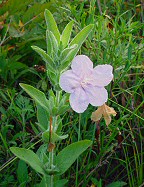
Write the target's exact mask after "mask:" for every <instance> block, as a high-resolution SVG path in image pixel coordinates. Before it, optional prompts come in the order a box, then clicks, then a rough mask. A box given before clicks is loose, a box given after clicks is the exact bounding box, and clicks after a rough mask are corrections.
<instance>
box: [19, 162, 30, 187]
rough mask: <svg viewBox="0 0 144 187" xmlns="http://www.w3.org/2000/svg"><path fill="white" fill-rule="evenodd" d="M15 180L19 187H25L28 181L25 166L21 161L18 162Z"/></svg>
mask: <svg viewBox="0 0 144 187" xmlns="http://www.w3.org/2000/svg"><path fill="white" fill-rule="evenodd" d="M17 178H18V181H19V183H20V186H21V187H25V186H26V183H27V181H28V179H29V176H28V169H27V165H26V163H25V162H24V161H23V160H19V163H18V169H17Z"/></svg>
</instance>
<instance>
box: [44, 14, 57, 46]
mask: <svg viewBox="0 0 144 187" xmlns="http://www.w3.org/2000/svg"><path fill="white" fill-rule="evenodd" d="M44 15H45V20H46V25H47V28H48V30H49V31H51V32H53V34H54V36H55V37H56V39H57V41H58V43H59V42H60V32H59V30H58V27H57V24H56V22H55V19H54V17H53V15H52V13H51V12H50V11H49V10H45V12H44Z"/></svg>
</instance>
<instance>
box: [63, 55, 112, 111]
mask: <svg viewBox="0 0 144 187" xmlns="http://www.w3.org/2000/svg"><path fill="white" fill-rule="evenodd" d="M71 68H72V69H71V70H67V71H66V72H64V73H62V75H61V76H60V87H61V88H62V89H63V90H64V91H65V92H68V93H70V105H71V107H72V109H73V110H74V111H76V112H77V113H82V112H84V111H85V110H86V109H87V107H88V105H89V103H90V104H91V105H93V106H101V105H103V104H104V103H105V102H106V101H107V99H108V93H107V90H106V89H105V88H104V86H107V85H108V84H109V83H110V82H111V80H112V79H113V74H112V69H113V68H112V66H111V65H107V64H106V65H98V66H96V67H95V68H93V62H92V61H91V60H90V59H89V58H88V57H87V56H85V55H78V56H76V57H75V58H74V59H73V61H72V64H71Z"/></svg>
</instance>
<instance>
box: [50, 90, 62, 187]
mask: <svg viewBox="0 0 144 187" xmlns="http://www.w3.org/2000/svg"><path fill="white" fill-rule="evenodd" d="M59 100H60V92H59V91H56V105H57V106H58V105H59ZM56 124H57V116H54V117H52V119H51V120H50V144H51V143H52V142H51V139H52V131H53V130H54V129H55V127H56ZM53 162H54V148H52V149H51V151H50V152H49V163H50V169H51V170H52V169H53ZM53 181H54V175H50V187H53V186H54V182H53Z"/></svg>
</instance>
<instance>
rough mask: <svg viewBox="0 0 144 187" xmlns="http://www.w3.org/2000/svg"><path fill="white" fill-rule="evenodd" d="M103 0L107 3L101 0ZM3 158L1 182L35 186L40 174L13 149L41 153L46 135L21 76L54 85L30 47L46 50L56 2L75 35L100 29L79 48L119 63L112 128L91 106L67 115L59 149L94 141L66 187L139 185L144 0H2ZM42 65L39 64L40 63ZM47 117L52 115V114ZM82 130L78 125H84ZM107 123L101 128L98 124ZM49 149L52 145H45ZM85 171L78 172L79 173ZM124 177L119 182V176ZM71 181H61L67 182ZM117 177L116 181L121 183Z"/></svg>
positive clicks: (99, 60)
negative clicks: (48, 19) (48, 15)
mask: <svg viewBox="0 0 144 187" xmlns="http://www.w3.org/2000/svg"><path fill="white" fill-rule="evenodd" d="M98 2H100V3H98ZM0 3H1V4H0V128H1V130H0V137H1V140H0V161H1V174H0V181H1V182H0V183H1V185H2V186H19V185H20V186H26V185H27V186H34V185H35V184H36V183H39V182H40V181H41V176H40V175H39V174H37V173H36V172H35V171H34V170H33V169H31V168H30V167H28V166H27V165H26V164H25V163H24V162H22V161H19V160H18V159H16V158H15V157H14V156H13V154H12V153H11V151H10V150H9V148H10V147H12V146H18V147H23V148H29V149H30V148H31V149H33V150H34V151H35V150H37V149H38V148H39V149H38V151H37V154H38V155H39V157H40V155H41V151H43V149H42V150H40V146H41V144H42V140H41V139H40V138H39V137H40V135H41V134H40V131H39V128H38V126H37V124H36V123H37V119H36V116H35V113H36V106H35V105H34V103H33V102H32V100H31V98H29V97H28V96H27V95H26V94H25V93H24V92H23V91H22V90H21V88H20V86H19V83H20V82H23V83H26V84H30V85H33V86H34V87H36V88H38V89H40V90H42V91H43V92H45V94H46V95H47V96H49V94H48V91H49V90H50V89H51V84H50V81H49V80H48V79H47V76H46V72H45V71H44V70H45V67H44V62H43V60H42V59H41V57H39V56H38V55H37V54H36V53H35V52H34V51H33V50H32V48H31V46H33V45H36V46H38V47H40V48H42V49H44V50H46V44H45V32H46V24H45V20H44V10H45V9H49V10H50V11H51V12H52V13H53V15H54V17H55V19H56V22H57V24H58V26H59V29H60V31H61V32H62V31H63V29H64V27H65V26H66V24H67V23H68V22H69V21H71V20H72V21H73V22H74V29H73V32H72V37H74V36H76V34H77V33H78V32H79V31H80V30H81V29H83V28H84V27H85V26H86V25H88V24H94V30H93V32H92V33H91V34H90V36H89V37H88V39H87V40H86V42H85V43H84V44H83V46H82V48H81V49H80V50H79V54H85V55H88V56H89V57H90V59H91V60H92V61H93V62H94V64H95V65H97V64H111V65H112V66H113V67H114V81H113V83H112V84H111V85H110V86H108V87H107V89H108V91H109V93H110V94H109V98H110V99H109V101H108V105H110V106H112V107H114V108H115V110H116V112H117V116H116V117H115V118H114V119H113V120H112V123H111V124H110V126H109V127H106V125H105V122H104V121H103V120H102V121H101V122H100V125H99V124H94V123H92V121H91V120H90V116H91V113H92V112H93V111H94V110H95V108H94V107H92V106H90V107H89V108H88V110H87V111H86V112H85V113H83V114H82V115H81V117H80V116H78V115H77V114H75V113H74V112H73V111H72V110H69V111H68V112H67V113H65V114H64V115H63V117H62V121H61V120H59V123H62V124H63V127H62V128H63V131H65V133H66V134H69V137H68V138H67V139H66V140H64V141H63V142H62V144H60V143H58V144H57V147H56V149H57V150H59V151H60V150H62V149H63V148H64V147H65V146H66V145H69V144H70V143H72V142H76V141H77V140H78V134H79V138H80V139H89V140H92V141H93V146H92V147H91V148H89V149H88V150H87V151H86V152H85V153H84V154H83V155H82V156H81V157H80V158H79V163H80V165H79V168H78V171H77V170H76V163H75V164H73V166H72V167H71V168H70V169H69V170H68V172H66V173H65V174H64V175H63V178H67V179H68V180H69V182H68V183H67V185H66V186H75V180H76V178H78V181H77V185H78V186H83V187H85V186H91V185H92V184H94V185H95V186H99V187H100V186H109V187H110V185H111V187H112V185H113V186H122V185H123V186H124V185H125V184H126V183H127V184H126V186H130V187H140V186H142V185H143V183H144V167H143V164H144V162H143V157H144V152H143V150H144V149H143V144H144V143H143V137H144V131H143V124H144V123H143V121H144V119H143V104H144V103H143V101H144V95H143V89H142V88H143V74H144V72H143V67H144V65H143V20H144V18H143V4H142V1H141V2H140V1H138V0H135V1H131V0H128V1H125V0H118V1H116V0H102V1H95V0H92V1H86V0H82V1H78V0H74V1H67V0H62V1H56V0H51V1H47V0H43V1H40V0H37V1H36V0H35V1H34V0H26V1H21V3H19V0H8V1H5V2H4V1H3V2H2V1H0ZM35 65H38V66H35ZM46 120H47V119H46ZM79 123H80V124H81V129H80V130H81V131H80V133H79V131H78V124H79ZM99 128H100V131H99ZM44 148H45V147H44ZM77 176H78V177H77ZM117 181H120V182H119V183H117ZM64 182H65V181H61V183H62V186H63V184H64ZM114 182H115V183H114Z"/></svg>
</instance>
